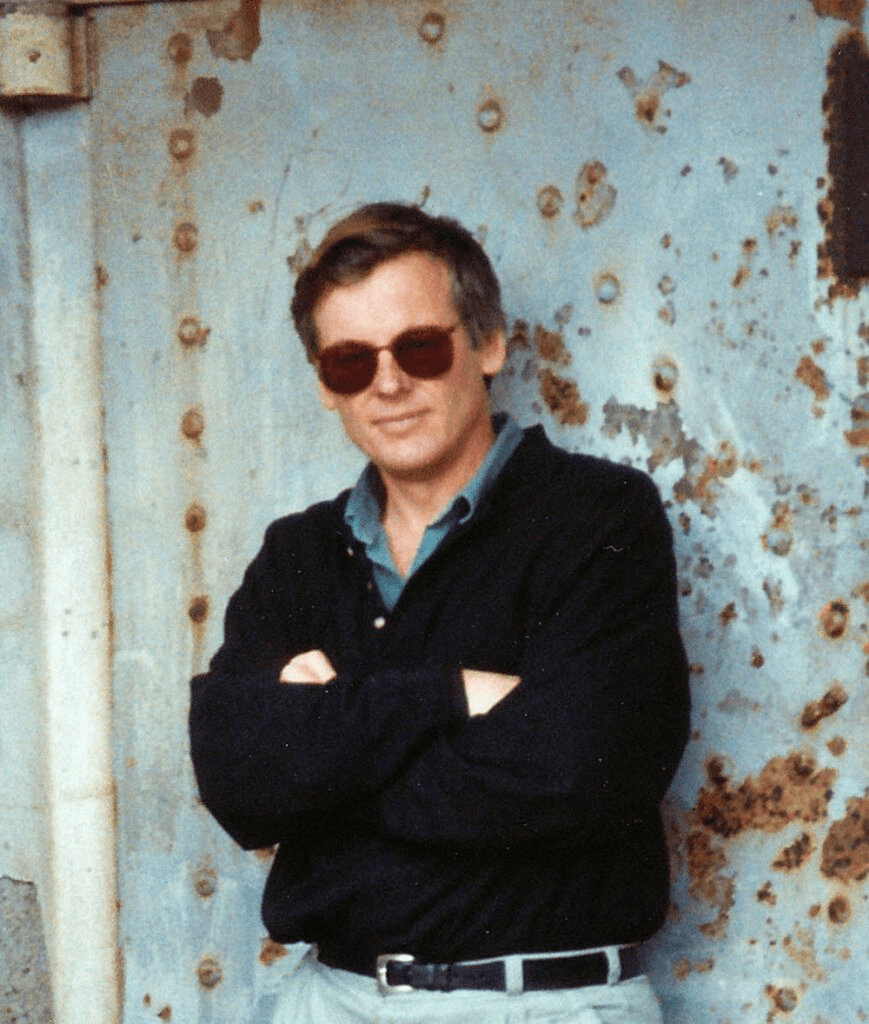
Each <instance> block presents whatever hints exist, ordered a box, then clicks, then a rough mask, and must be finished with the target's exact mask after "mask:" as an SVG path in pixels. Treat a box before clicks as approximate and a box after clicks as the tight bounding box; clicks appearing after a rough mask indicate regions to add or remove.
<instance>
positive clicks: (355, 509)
mask: <svg viewBox="0 0 869 1024" xmlns="http://www.w3.org/2000/svg"><path fill="white" fill-rule="evenodd" d="M492 426H493V428H494V430H495V441H494V443H493V445H492V447H491V448H490V449H489V450H488V452H487V453H486V457H485V458H484V459H483V461H482V463H481V464H480V466H479V468H478V469H477V472H476V473H475V474H474V476H473V477H472V478H471V479H470V480H469V481H468V482H467V483H466V484H465V486H464V487H463V488H462V489H461V490H460V491H459V492H458V494H456V496H455V497H454V498H453V499H452V500H451V501H450V502H449V504H448V505H447V506H446V508H445V509H444V510H443V512H442V513H441V514H440V515H439V516H438V518H437V519H436V520H435V521H434V522H433V523H432V526H436V527H437V526H446V525H447V524H450V523H463V522H466V521H467V520H468V519H470V518H471V517H472V516H473V515H474V513H475V512H476V510H477V508H478V507H479V504H480V501H481V500H482V499H483V497H484V495H485V494H486V492H487V491H488V490H489V488H490V487H491V486H492V484H493V483H494V482H495V480H496V479H497V477H498V475H499V474H500V472H501V470H502V469H503V468H504V466H505V465H506V464H507V462H508V460H509V458H510V456H511V455H512V454H513V452H514V451H516V448H517V447H518V446H519V442H520V441H521V440H522V428H521V427H520V426H519V424H518V423H517V422H516V421H515V420H514V419H513V417H512V416H510V415H509V413H505V412H502V413H496V414H495V416H493V417H492ZM383 498H384V495H383V484H382V483H381V480H380V475H379V473H378V472H377V470H376V468H375V467H374V465H373V464H372V463H370V462H369V463H368V465H367V466H366V467H365V469H363V471H362V474H361V475H360V477H359V479H358V481H357V482H356V486H355V487H354V488H353V490H352V491H351V492H350V497H349V499H348V501H347V506H346V508H345V510H344V520H345V522H346V523H347V525H348V526H349V527H350V529H351V531H352V532H353V535H354V536H355V537H356V539H357V540H359V541H361V542H362V543H363V544H368V545H371V544H373V543H375V541H376V540H377V538H378V536H379V532H380V515H381V510H382V507H383Z"/></svg>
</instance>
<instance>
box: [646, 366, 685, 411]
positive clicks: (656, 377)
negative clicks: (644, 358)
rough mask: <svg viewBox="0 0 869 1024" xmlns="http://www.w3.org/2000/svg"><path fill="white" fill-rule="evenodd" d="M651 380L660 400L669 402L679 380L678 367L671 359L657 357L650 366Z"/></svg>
mask: <svg viewBox="0 0 869 1024" xmlns="http://www.w3.org/2000/svg"><path fill="white" fill-rule="evenodd" d="M652 380H653V382H654V385H655V390H656V391H657V392H658V394H659V395H660V396H661V400H662V401H664V402H669V401H671V400H672V398H673V392H674V391H675V390H676V385H677V384H678V382H679V367H678V366H677V365H676V364H675V363H674V362H673V360H672V359H659V360H658V361H657V362H656V363H655V364H654V366H653V367H652Z"/></svg>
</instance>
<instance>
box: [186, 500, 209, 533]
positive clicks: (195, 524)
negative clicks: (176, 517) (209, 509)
mask: <svg viewBox="0 0 869 1024" xmlns="http://www.w3.org/2000/svg"><path fill="white" fill-rule="evenodd" d="M206 521H207V517H206V514H205V509H204V508H203V507H202V506H201V505H199V504H198V503H195V502H194V504H192V505H191V506H190V507H189V508H188V509H187V511H186V512H185V513H184V527H185V529H187V530H188V531H189V532H190V533H199V532H200V531H201V530H204V529H205V524H206Z"/></svg>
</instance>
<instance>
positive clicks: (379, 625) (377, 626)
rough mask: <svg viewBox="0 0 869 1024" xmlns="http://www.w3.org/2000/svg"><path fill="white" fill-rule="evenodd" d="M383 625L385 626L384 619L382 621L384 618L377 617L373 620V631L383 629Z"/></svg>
mask: <svg viewBox="0 0 869 1024" xmlns="http://www.w3.org/2000/svg"><path fill="white" fill-rule="evenodd" d="M385 625H386V619H384V617H383V616H382V615H378V616H377V618H376V619H375V620H374V628H375V629H383V627H384V626H385Z"/></svg>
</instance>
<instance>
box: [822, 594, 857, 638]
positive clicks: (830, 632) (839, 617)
mask: <svg viewBox="0 0 869 1024" xmlns="http://www.w3.org/2000/svg"><path fill="white" fill-rule="evenodd" d="M850 617H851V609H850V608H849V607H848V605H847V604H845V602H844V601H830V603H829V604H825V605H824V607H823V608H822V609H821V611H820V612H819V614H818V619H819V620H820V624H821V626H820V628H821V633H822V635H823V636H825V637H827V638H828V639H829V640H841V638H842V637H843V636H844V635H845V633H846V632H847V631H848V620H849V618H850Z"/></svg>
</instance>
